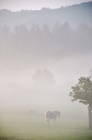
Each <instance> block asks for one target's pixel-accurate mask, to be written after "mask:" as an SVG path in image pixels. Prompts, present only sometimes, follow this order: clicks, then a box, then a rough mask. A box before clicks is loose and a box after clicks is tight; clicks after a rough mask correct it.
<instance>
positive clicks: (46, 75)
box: [32, 69, 55, 88]
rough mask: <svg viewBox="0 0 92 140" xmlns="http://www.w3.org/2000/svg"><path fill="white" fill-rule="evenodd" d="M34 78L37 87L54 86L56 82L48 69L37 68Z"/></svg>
mask: <svg viewBox="0 0 92 140" xmlns="http://www.w3.org/2000/svg"><path fill="white" fill-rule="evenodd" d="M32 78H33V81H34V83H35V85H36V87H37V86H38V87H41V88H43V87H52V86H53V85H54V84H55V81H54V75H53V73H52V72H50V70H48V69H43V71H42V70H40V69H39V70H37V71H36V72H35V74H33V77H32Z"/></svg>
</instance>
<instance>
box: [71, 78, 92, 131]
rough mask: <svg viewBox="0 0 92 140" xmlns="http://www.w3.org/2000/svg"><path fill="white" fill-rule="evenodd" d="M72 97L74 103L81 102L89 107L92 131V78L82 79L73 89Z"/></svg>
mask: <svg viewBox="0 0 92 140" xmlns="http://www.w3.org/2000/svg"><path fill="white" fill-rule="evenodd" d="M71 88H72V92H70V96H72V97H73V99H72V101H77V100H79V102H80V103H83V104H85V105H88V114H89V127H90V128H91V129H92V81H91V78H90V77H81V78H80V79H79V82H78V84H76V85H75V86H73V87H71Z"/></svg>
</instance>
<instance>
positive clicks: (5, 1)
mask: <svg viewBox="0 0 92 140" xmlns="http://www.w3.org/2000/svg"><path fill="white" fill-rule="evenodd" d="M88 1H90V0H0V10H1V9H8V10H11V11H20V10H22V9H24V10H40V9H42V8H43V7H47V8H51V9H56V8H60V7H62V6H69V5H73V4H79V3H82V2H88Z"/></svg>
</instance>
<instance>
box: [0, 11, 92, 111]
mask: <svg viewBox="0 0 92 140" xmlns="http://www.w3.org/2000/svg"><path fill="white" fill-rule="evenodd" d="M7 12H9V11H6V13H7ZM24 12H26V11H24ZM36 12H37V11H36ZM41 12H42V11H41ZM8 14H9V13H8ZM12 14H13V13H12ZM22 14H23V13H22ZM22 16H23V15H22ZM6 17H7V16H6ZM6 19H7V18H6ZM49 20H50V18H49ZM2 21H3V19H2ZM17 21H18V19H17ZM55 21H56V20H55ZM88 21H89V20H88ZM90 21H91V20H90ZM42 22H43V20H42ZM2 23H3V22H2ZM24 23H26V22H24ZM15 24H16V22H15ZM15 24H14V25H15ZM10 25H11V23H10V24H9V26H8V25H7V23H6V24H5V23H4V24H3V25H1V26H0V44H1V45H0V110H1V111H9V110H12V111H13V110H14V109H15V108H16V109H17V110H18V109H20V110H22V109H24V110H25V111H26V110H27V111H29V110H30V109H33V110H38V108H39V110H40V109H43V111H45V110H50V109H51V110H60V111H61V112H67V113H69V112H72V113H73V112H81V110H82V113H83V112H85V113H87V106H85V105H82V104H80V103H79V102H74V103H72V102H71V97H70V96H69V93H70V92H71V87H72V86H74V85H75V84H76V83H77V82H78V79H79V78H80V77H82V76H89V70H90V69H92V62H91V60H92V26H89V25H87V24H85V23H81V24H80V22H79V25H78V26H77V27H76V28H73V27H72V26H71V25H70V24H69V23H68V22H67V21H66V22H62V23H58V21H57V23H56V22H54V23H53V24H52V25H51V26H50V27H49V25H48V24H47V23H44V24H43V25H42V26H41V27H40V26H39V25H37V24H34V23H32V21H31V25H30V28H29V25H28V27H27V26H26V25H24V24H20V25H19V24H16V25H15V26H14V28H12V26H11V27H10ZM90 25H91V22H90Z"/></svg>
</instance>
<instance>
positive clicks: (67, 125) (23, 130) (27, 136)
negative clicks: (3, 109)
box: [0, 113, 92, 140]
mask: <svg viewBox="0 0 92 140" xmlns="http://www.w3.org/2000/svg"><path fill="white" fill-rule="evenodd" d="M50 123H51V127H48V124H47V122H46V121H45V117H44V116H32V115H26V114H25V115H23V114H21V115H20V114H12V113H7V114H1V115H0V136H1V137H0V140H13V139H15V140H92V130H90V129H89V128H88V120H87V118H86V119H85V118H80V119H79V118H73V119H72V118H68V116H67V117H61V118H60V119H57V122H56V125H55V126H54V127H53V126H52V121H51V122H50Z"/></svg>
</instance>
